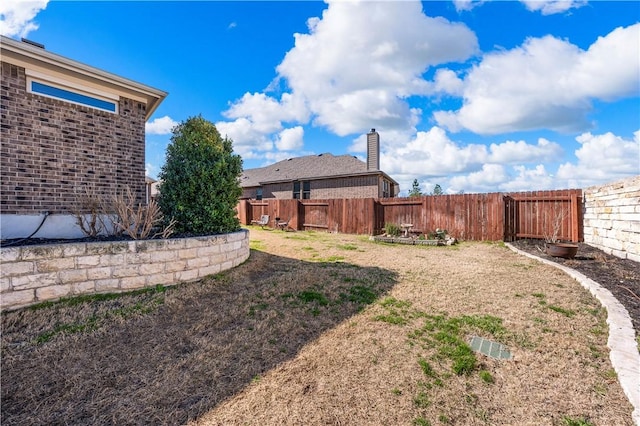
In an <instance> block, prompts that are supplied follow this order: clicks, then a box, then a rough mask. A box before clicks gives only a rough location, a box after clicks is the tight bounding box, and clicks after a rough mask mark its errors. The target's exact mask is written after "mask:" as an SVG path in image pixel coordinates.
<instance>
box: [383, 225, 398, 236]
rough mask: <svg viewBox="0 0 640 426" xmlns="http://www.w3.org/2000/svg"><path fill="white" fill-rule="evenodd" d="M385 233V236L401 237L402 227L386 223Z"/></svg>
mask: <svg viewBox="0 0 640 426" xmlns="http://www.w3.org/2000/svg"><path fill="white" fill-rule="evenodd" d="M384 232H385V234H387V235H390V236H392V237H397V236H398V235H400V227H399V226H398V225H396V224H395V223H385V224H384Z"/></svg>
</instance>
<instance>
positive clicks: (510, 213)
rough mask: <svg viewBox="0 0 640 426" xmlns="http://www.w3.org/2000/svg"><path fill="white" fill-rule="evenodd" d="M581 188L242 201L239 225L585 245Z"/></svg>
mask: <svg viewBox="0 0 640 426" xmlns="http://www.w3.org/2000/svg"><path fill="white" fill-rule="evenodd" d="M582 211H583V208H582V190H580V189H569V190H558V191H533V192H518V193H488V194H459V195H434V196H422V197H410V198H381V199H374V198H354V199H331V200H285V199H264V200H260V201H257V200H241V201H240V203H239V204H238V217H239V219H240V222H241V223H242V224H244V225H248V224H250V223H251V221H252V220H258V219H259V218H260V217H261V216H262V215H269V218H270V221H271V223H270V225H271V224H272V225H273V226H274V227H275V221H276V220H282V221H287V220H288V221H289V227H290V228H291V229H295V230H310V229H313V230H324V231H328V232H339V233H345V234H364V235H377V234H380V233H382V232H383V230H384V227H385V224H387V223H393V224H396V225H400V224H411V225H413V226H412V228H411V230H412V232H414V233H416V234H426V233H428V232H432V231H434V230H435V229H437V228H440V229H446V230H447V231H449V233H450V234H451V235H453V236H455V237H456V238H459V239H463V240H477V241H498V240H504V241H513V240H515V239H517V238H540V239H543V238H551V237H555V238H557V239H559V240H569V241H582V240H583V233H582Z"/></svg>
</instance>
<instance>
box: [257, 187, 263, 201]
mask: <svg viewBox="0 0 640 426" xmlns="http://www.w3.org/2000/svg"><path fill="white" fill-rule="evenodd" d="M256 200H262V188H257V189H256Z"/></svg>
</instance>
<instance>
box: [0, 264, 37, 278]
mask: <svg viewBox="0 0 640 426" xmlns="http://www.w3.org/2000/svg"><path fill="white" fill-rule="evenodd" d="M33 272H35V263H34V262H11V263H3V264H2V267H1V268H0V277H2V278H4V277H11V276H16V275H22V274H29V273H33Z"/></svg>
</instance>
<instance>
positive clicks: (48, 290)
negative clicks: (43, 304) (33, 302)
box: [36, 284, 71, 301]
mask: <svg viewBox="0 0 640 426" xmlns="http://www.w3.org/2000/svg"><path fill="white" fill-rule="evenodd" d="M70 294H71V284H61V285H52V286H48V287H40V288H37V289H36V299H38V300H40V301H45V300H52V299H59V298H60V297H64V296H68V295H70Z"/></svg>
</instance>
